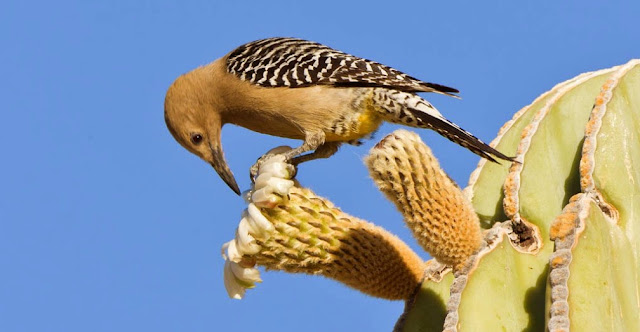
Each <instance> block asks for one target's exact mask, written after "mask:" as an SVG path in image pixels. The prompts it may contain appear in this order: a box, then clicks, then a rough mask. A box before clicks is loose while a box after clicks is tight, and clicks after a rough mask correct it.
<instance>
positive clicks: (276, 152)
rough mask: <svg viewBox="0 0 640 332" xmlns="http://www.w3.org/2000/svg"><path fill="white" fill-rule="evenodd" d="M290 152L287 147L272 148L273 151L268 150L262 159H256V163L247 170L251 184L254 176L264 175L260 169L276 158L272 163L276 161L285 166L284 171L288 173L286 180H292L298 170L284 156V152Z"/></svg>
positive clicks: (253, 181) (254, 179)
mask: <svg viewBox="0 0 640 332" xmlns="http://www.w3.org/2000/svg"><path fill="white" fill-rule="evenodd" d="M290 150H292V148H291V147H289V146H279V147H276V148H273V149H271V150H269V151H268V152H267V153H265V154H264V155H263V156H262V157H260V158H258V160H257V161H256V163H255V164H253V166H251V168H250V169H249V178H250V179H251V182H252V183H255V181H256V176H257V175H258V173H264V172H265V171H264V170H262V171H261V169H260V168H261V167H262V166H263V165H265V164H266V162H267V161H269V160H270V159H272V158H276V159H274V160H273V161H278V162H280V163H284V164H286V165H287V167H286V171H287V173H288V176H287V177H288V178H294V177H295V176H296V173H297V172H298V170H297V168H296V167H295V165H294V164H293V163H292V162H291V158H289V157H288V156H287V155H286V152H288V151H290Z"/></svg>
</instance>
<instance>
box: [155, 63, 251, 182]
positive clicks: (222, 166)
mask: <svg viewBox="0 0 640 332" xmlns="http://www.w3.org/2000/svg"><path fill="white" fill-rule="evenodd" d="M205 75H206V72H205V71H204V70H203V69H201V68H199V69H196V70H194V71H192V72H190V73H187V74H184V75H182V76H180V77H178V79H176V80H175V82H173V84H171V87H169V90H168V91H167V95H166V97H165V100H164V119H165V122H166V124H167V128H168V129H169V131H170V132H171V134H172V135H173V137H174V138H175V139H176V141H178V143H180V145H182V146H183V147H184V148H185V149H187V150H189V151H191V153H193V154H195V155H197V156H198V157H200V158H202V159H204V160H205V161H206V162H208V163H209V164H211V166H213V168H214V169H215V170H216V172H218V175H220V177H221V178H222V180H223V181H224V182H225V183H226V184H227V185H228V186H229V187H230V188H231V189H232V190H233V191H234V192H235V193H236V194H238V195H239V194H240V188H238V184H237V183H236V180H235V178H234V177H233V173H232V172H231V170H230V169H229V166H228V165H227V161H226V160H225V158H224V153H223V152H222V146H221V142H220V132H221V129H222V125H223V122H222V120H221V110H220V109H218V105H217V103H216V102H215V96H214V95H215V91H212V87H211V86H210V85H209V84H207V81H208V80H207V79H206V78H205Z"/></svg>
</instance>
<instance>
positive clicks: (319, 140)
mask: <svg viewBox="0 0 640 332" xmlns="http://www.w3.org/2000/svg"><path fill="white" fill-rule="evenodd" d="M324 139H325V135H324V132H322V131H319V132H313V133H306V135H305V138H304V143H302V145H300V146H299V147H297V148H295V149H291V150H289V151H287V152H283V153H279V155H282V156H284V158H285V162H292V160H293V159H294V157H298V156H300V155H301V154H303V153H305V152H309V151H311V150H316V149H317V148H318V147H320V146H322V145H323V144H324ZM313 154H314V153H311V154H310V155H313ZM273 155H274V154H269V153H267V154H265V155H263V156H262V157H260V158H259V159H258V161H256V163H255V164H253V166H251V168H250V169H249V172H250V177H251V180H252V181H253V179H254V178H255V176H256V174H258V169H260V165H262V163H264V161H265V160H267V159H268V158H269V157H271V156H273ZM301 157H305V156H301ZM315 158H320V157H315ZM315 158H310V159H305V160H302V161H307V160H311V159H315ZM296 159H297V158H296ZM298 163H299V162H298Z"/></svg>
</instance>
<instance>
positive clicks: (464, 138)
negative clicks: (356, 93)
mask: <svg viewBox="0 0 640 332" xmlns="http://www.w3.org/2000/svg"><path fill="white" fill-rule="evenodd" d="M376 93H378V94H384V95H383V96H380V97H378V96H376ZM374 98H378V99H377V102H376V104H377V105H380V106H381V108H382V109H381V113H383V117H384V119H385V120H387V121H390V122H394V123H399V124H404V125H408V126H412V127H418V128H428V129H433V130H435V131H436V132H438V133H439V134H440V135H442V136H444V137H446V138H447V139H449V140H450V141H452V142H454V143H456V144H459V145H460V146H462V147H465V148H467V149H469V150H471V152H473V153H475V154H477V155H479V156H480V157H482V158H486V159H488V160H490V161H493V162H497V161H496V160H495V159H494V158H493V157H494V156H495V157H497V158H499V159H503V160H508V161H514V158H513V157H508V156H506V155H504V154H503V153H502V152H500V151H498V150H496V149H494V148H492V147H491V146H489V145H488V144H486V143H484V142H483V141H481V140H480V139H478V138H477V137H475V136H473V135H472V134H471V133H470V132H468V131H466V130H464V129H462V128H460V127H459V126H458V125H456V124H455V123H453V122H451V121H449V120H447V119H446V118H445V117H444V116H443V115H442V114H440V112H438V110H437V109H436V108H435V107H433V106H432V105H431V104H430V103H429V102H428V101H426V100H424V99H422V98H421V97H420V96H418V95H416V94H412V93H406V92H400V91H393V90H386V91H375V92H374Z"/></svg>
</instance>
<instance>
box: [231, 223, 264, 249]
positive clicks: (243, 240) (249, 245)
mask: <svg viewBox="0 0 640 332" xmlns="http://www.w3.org/2000/svg"><path fill="white" fill-rule="evenodd" d="M250 230H251V226H250V224H249V222H248V221H247V219H246V218H242V220H240V224H239V225H238V229H237V230H236V246H237V249H238V251H239V252H240V253H241V254H242V255H253V254H257V253H258V252H260V249H261V248H260V246H259V245H258V244H256V239H255V238H253V236H251V234H249V231H250Z"/></svg>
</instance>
